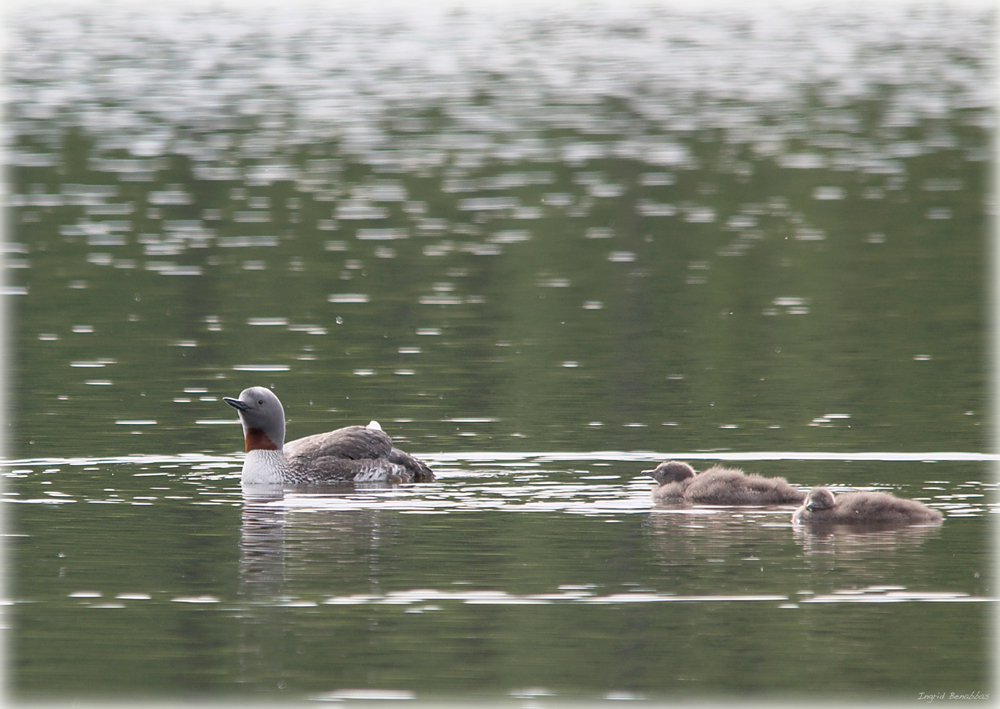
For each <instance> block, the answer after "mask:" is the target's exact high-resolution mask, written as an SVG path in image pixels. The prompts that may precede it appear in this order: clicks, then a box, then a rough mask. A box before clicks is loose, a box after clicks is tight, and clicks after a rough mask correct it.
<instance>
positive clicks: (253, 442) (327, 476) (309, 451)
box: [222, 387, 434, 485]
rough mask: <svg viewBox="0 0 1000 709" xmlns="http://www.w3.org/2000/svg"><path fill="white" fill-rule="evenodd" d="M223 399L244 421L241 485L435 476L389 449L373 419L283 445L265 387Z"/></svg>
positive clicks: (280, 422)
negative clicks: (236, 396)
mask: <svg viewBox="0 0 1000 709" xmlns="http://www.w3.org/2000/svg"><path fill="white" fill-rule="evenodd" d="M222 400H223V401H225V402H226V403H227V404H229V405H230V406H232V407H233V408H235V409H236V410H237V411H238V412H239V416H240V423H241V424H243V438H244V442H245V443H246V458H245V459H244V461H243V475H242V477H241V481H242V482H243V483H244V484H247V485H262V484H263V485H266V484H273V485H281V484H285V485H301V484H308V483H320V482H335V481H342V480H351V481H355V482H379V481H380V482H430V481H431V480H434V473H433V472H432V471H431V469H430V468H429V467H428V466H427V464H426V463H424V462H423V461H421V460H418V459H417V458H414V457H413V456H412V455H410V454H409V453H404V452H403V451H401V450H399V449H398V448H395V447H393V445H392V439H391V438H389V436H388V434H386V433H385V431H383V430H382V427H381V426H379V425H378V423H377V422H375V421H372V422H371V423H369V424H368V425H367V426H347V427H345V428H338V429H337V430H335V431H328V432H326V433H317V434H315V435H313V436H306V437H305V438H299V439H296V440H294V441H290V442H288V443H285V410H284V408H283V407H282V406H281V401H279V400H278V397H277V396H275V395H274V393H273V392H271V390H270V389H265V388H264V387H250V388H249V389H244V390H243V391H242V392H240V396H239V398H238V399H233V398H230V397H223V399H222Z"/></svg>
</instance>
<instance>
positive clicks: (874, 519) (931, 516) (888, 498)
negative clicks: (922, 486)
mask: <svg viewBox="0 0 1000 709" xmlns="http://www.w3.org/2000/svg"><path fill="white" fill-rule="evenodd" d="M941 520H942V516H941V513H940V512H939V511H938V510H935V509H931V508H930V507H928V506H927V505H925V504H923V503H921V502H918V501H917V500H905V499H901V498H899V497H895V496H893V495H890V494H888V493H885V492H845V493H842V494H840V495H837V496H836V497H835V496H834V494H833V493H832V492H830V491H829V490H828V489H827V488H825V487H814V488H813V489H812V490H811V491H810V492H809V495H808V497H806V500H805V503H803V505H802V507H800V508H799V509H797V510H795V512H794V514H793V515H792V524H795V525H810V526H828V527H831V526H852V527H894V526H896V527H898V526H906V525H910V524H939V523H940V522H941Z"/></svg>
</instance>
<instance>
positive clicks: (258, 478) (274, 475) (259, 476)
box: [240, 448, 288, 485]
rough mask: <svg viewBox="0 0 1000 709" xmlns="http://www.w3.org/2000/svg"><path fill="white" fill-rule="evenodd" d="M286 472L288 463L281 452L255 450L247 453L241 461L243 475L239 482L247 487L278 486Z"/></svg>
mask: <svg viewBox="0 0 1000 709" xmlns="http://www.w3.org/2000/svg"><path fill="white" fill-rule="evenodd" d="M287 471H288V461H287V460H286V459H285V452H284V451H283V450H267V449H264V448H256V449H254V450H251V451H247V455H246V458H244V459H243V475H242V476H241V477H240V482H242V483H244V484H248V485H280V484H281V483H283V482H284V478H285V476H284V473H286V472H287Z"/></svg>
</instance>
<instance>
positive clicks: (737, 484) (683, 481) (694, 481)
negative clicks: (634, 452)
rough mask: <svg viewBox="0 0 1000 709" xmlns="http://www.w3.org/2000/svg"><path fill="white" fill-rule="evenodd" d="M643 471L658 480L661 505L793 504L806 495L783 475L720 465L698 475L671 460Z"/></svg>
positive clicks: (655, 495) (657, 500)
mask: <svg viewBox="0 0 1000 709" xmlns="http://www.w3.org/2000/svg"><path fill="white" fill-rule="evenodd" d="M642 472H643V474H644V475H649V476H651V477H652V478H653V479H654V480H656V482H658V483H659V486H657V487H655V488H653V493H652V497H653V502H655V503H656V504H661V505H676V504H681V503H697V504H702V505H791V504H799V503H801V502H802V500H803V499H804V498H805V493H803V492H802V491H801V490H798V489H797V488H795V487H792V486H791V485H789V484H788V481H787V480H785V479H784V478H765V477H762V476H760V475H757V474H756V473H750V474H747V473H744V472H743V471H742V470H738V469H736V468H724V467H722V466H721V465H713V466H712V467H711V468H709V469H708V470H705V471H704V472H701V473H697V474H696V473H695V471H694V468H692V467H691V466H690V465H688V464H687V463H683V462H681V461H679V460H671V461H668V462H666V463H660V464H659V465H657V466H656V467H655V468H653V469H652V470H643V471H642Z"/></svg>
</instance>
